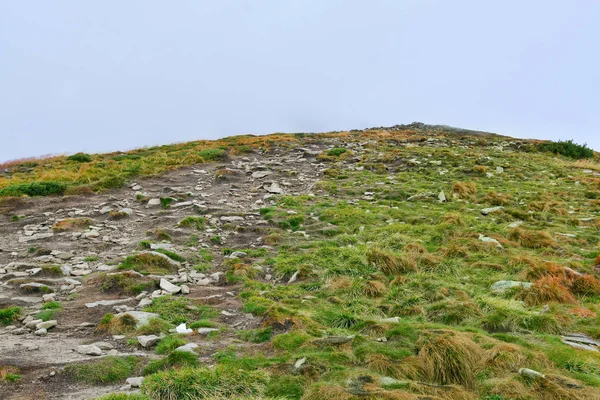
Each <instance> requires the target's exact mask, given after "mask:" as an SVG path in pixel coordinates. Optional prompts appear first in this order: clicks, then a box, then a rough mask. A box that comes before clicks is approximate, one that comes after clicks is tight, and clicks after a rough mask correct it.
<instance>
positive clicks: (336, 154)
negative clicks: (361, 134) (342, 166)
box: [327, 147, 348, 157]
mask: <svg viewBox="0 0 600 400" xmlns="http://www.w3.org/2000/svg"><path fill="white" fill-rule="evenodd" d="M347 151H348V150H347V149H345V148H343V147H334V148H333V149H330V150H329V151H327V155H328V156H330V157H339V156H341V155H342V154H344V153H345V152H347Z"/></svg>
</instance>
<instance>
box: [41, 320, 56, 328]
mask: <svg viewBox="0 0 600 400" xmlns="http://www.w3.org/2000/svg"><path fill="white" fill-rule="evenodd" d="M57 324H58V322H56V320H54V319H51V320H50V321H45V322H40V323H38V324H37V325H36V326H35V327H36V328H37V329H50V328H54V327H55V326H56V325H57Z"/></svg>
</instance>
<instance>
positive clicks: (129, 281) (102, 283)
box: [87, 271, 156, 295]
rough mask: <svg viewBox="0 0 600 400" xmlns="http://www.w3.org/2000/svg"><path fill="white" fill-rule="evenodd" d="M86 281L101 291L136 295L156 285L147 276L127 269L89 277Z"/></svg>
mask: <svg viewBox="0 0 600 400" xmlns="http://www.w3.org/2000/svg"><path fill="white" fill-rule="evenodd" d="M87 282H88V283H90V284H95V285H97V287H98V289H99V290H100V291H101V292H103V293H118V294H121V293H123V294H128V295H138V294H140V293H141V292H143V291H144V290H151V289H153V288H154V287H155V286H156V282H154V281H148V278H142V277H139V276H137V275H135V274H133V273H131V272H129V271H125V272H121V273H112V274H104V275H99V276H97V277H92V278H90V279H89V280H88V281H87Z"/></svg>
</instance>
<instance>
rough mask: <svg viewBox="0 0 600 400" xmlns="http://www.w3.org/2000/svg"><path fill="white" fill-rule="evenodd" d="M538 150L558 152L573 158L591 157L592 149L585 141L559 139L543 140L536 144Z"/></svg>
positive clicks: (592, 154) (592, 155)
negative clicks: (555, 140) (575, 141)
mask: <svg viewBox="0 0 600 400" xmlns="http://www.w3.org/2000/svg"><path fill="white" fill-rule="evenodd" d="M538 149H539V150H540V151H544V152H549V153H554V154H560V155H563V156H565V157H570V158H574V159H582V158H592V157H594V151H593V150H592V149H590V148H589V147H587V143H584V144H577V143H573V140H564V141H563V140H559V141H558V142H544V143H540V144H539V145H538Z"/></svg>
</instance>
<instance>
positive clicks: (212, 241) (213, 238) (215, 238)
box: [210, 236, 223, 245]
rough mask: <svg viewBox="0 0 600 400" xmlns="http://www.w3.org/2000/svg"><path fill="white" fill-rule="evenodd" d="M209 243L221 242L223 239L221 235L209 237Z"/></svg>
mask: <svg viewBox="0 0 600 400" xmlns="http://www.w3.org/2000/svg"><path fill="white" fill-rule="evenodd" d="M210 241H211V243H213V244H217V245H218V244H221V243H222V242H223V240H222V239H221V236H213V237H211V238H210Z"/></svg>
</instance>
